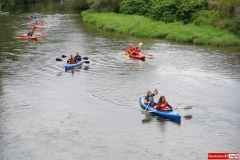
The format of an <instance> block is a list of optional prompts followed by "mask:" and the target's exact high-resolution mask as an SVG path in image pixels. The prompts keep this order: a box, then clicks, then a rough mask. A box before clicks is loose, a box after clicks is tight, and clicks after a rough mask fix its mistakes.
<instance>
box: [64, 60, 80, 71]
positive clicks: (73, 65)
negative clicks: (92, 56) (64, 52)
mask: <svg viewBox="0 0 240 160" xmlns="http://www.w3.org/2000/svg"><path fill="white" fill-rule="evenodd" d="M82 64H83V60H81V61H78V62H77V63H74V64H66V65H65V71H67V70H69V69H73V68H74V67H77V66H81V65H82Z"/></svg>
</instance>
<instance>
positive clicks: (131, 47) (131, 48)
mask: <svg viewBox="0 0 240 160" xmlns="http://www.w3.org/2000/svg"><path fill="white" fill-rule="evenodd" d="M134 50H135V47H133V45H132V44H130V46H129V47H128V49H127V53H128V54H129V53H133V52H134Z"/></svg>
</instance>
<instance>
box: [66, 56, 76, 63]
mask: <svg viewBox="0 0 240 160" xmlns="http://www.w3.org/2000/svg"><path fill="white" fill-rule="evenodd" d="M67 63H69V64H74V63H75V60H74V58H73V55H70V58H69V59H68V61H67Z"/></svg>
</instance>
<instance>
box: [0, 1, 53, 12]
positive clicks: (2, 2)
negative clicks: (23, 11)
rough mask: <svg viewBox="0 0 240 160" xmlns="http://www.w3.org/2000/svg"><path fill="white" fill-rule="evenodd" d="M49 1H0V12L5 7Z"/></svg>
mask: <svg viewBox="0 0 240 160" xmlns="http://www.w3.org/2000/svg"><path fill="white" fill-rule="evenodd" d="M47 1H50V0H0V10H1V9H2V8H4V7H6V6H10V5H11V6H13V5H15V6H16V5H27V4H28V3H36V2H47Z"/></svg>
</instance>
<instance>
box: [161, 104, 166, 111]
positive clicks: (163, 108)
mask: <svg viewBox="0 0 240 160" xmlns="http://www.w3.org/2000/svg"><path fill="white" fill-rule="evenodd" d="M160 109H161V110H162V111H166V110H167V102H165V103H163V106H162V107H161V108H160Z"/></svg>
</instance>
